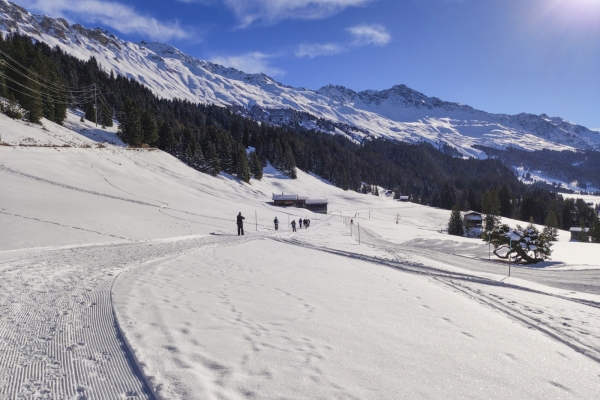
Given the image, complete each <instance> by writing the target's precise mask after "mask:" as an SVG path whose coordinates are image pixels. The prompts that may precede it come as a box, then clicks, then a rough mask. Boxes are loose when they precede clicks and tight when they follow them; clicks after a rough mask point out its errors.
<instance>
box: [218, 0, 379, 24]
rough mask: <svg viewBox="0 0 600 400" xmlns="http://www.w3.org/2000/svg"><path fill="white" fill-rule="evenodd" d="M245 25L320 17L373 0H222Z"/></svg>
mask: <svg viewBox="0 0 600 400" xmlns="http://www.w3.org/2000/svg"><path fill="white" fill-rule="evenodd" d="M223 1H224V2H225V4H226V5H227V6H228V7H229V8H231V9H232V10H233V12H234V13H235V14H236V15H237V17H238V18H239V19H240V21H241V27H247V26H249V25H251V24H252V23H253V22H255V21H263V22H265V23H274V22H277V21H280V20H283V19H322V18H327V17H330V16H332V15H335V14H337V13H339V12H341V11H343V10H344V9H346V8H348V7H356V6H361V5H364V4H367V3H369V2H371V1H373V0H223Z"/></svg>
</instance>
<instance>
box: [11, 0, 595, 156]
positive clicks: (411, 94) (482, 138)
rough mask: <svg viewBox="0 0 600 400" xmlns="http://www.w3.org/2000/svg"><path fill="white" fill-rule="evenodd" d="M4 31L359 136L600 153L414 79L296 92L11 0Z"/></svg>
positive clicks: (172, 92)
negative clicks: (433, 91) (425, 88)
mask: <svg viewBox="0 0 600 400" xmlns="http://www.w3.org/2000/svg"><path fill="white" fill-rule="evenodd" d="M0 32H3V33H4V34H6V33H11V32H18V33H20V34H25V35H28V36H30V37H32V38H33V39H35V40H39V41H42V42H45V43H46V44H48V45H50V46H52V47H54V46H59V47H60V48H61V49H62V50H63V51H65V52H66V53H68V54H71V55H73V56H75V57H77V58H80V59H83V60H87V59H89V58H90V57H95V58H96V60H97V61H98V62H99V64H100V65H102V67H103V68H104V69H106V70H107V71H110V70H112V71H114V73H116V74H120V75H122V76H126V77H129V78H132V79H135V80H138V81H139V82H141V83H143V84H144V85H146V86H148V88H150V89H151V90H152V91H153V92H154V93H155V94H157V95H158V96H160V97H164V98H170V99H172V98H179V99H185V100H189V101H191V102H194V103H212V104H219V105H223V106H226V107H229V108H231V109H232V110H234V111H235V112H238V113H240V114H243V115H246V116H250V117H252V118H253V119H255V120H258V121H261V122H267V123H271V124H275V125H290V124H293V125H300V126H302V127H305V128H309V129H317V130H321V131H325V132H328V133H331V134H340V135H344V136H346V137H348V138H350V139H352V140H354V141H356V142H360V141H362V140H364V139H365V138H373V137H375V138H379V137H383V138H386V139H390V140H397V141H403V142H409V143H418V142H429V143H431V144H433V145H434V146H436V147H438V148H442V147H447V146H450V147H452V148H454V149H456V151H457V153H456V154H457V155H462V156H467V157H469V156H473V157H477V158H486V157H487V153H486V152H485V150H484V149H483V148H482V147H488V148H489V147H491V148H495V149H500V150H502V149H506V148H508V147H514V148H517V149H520V150H527V151H535V150H542V149H548V150H554V151H562V150H569V151H580V150H592V151H600V132H597V131H593V130H590V129H588V128H586V127H583V126H581V125H578V124H575V123H572V122H569V121H566V120H565V119H562V118H559V117H549V116H547V115H545V114H541V115H533V114H526V113H521V114H517V115H506V114H493V113H488V112H485V111H481V110H477V109H474V108H472V107H470V106H468V105H463V104H459V103H453V102H447V101H443V100H440V99H438V98H436V97H428V96H426V95H424V94H422V93H419V92H417V91H415V90H413V89H411V88H409V87H407V86H405V85H396V86H393V87H392V88H390V89H387V90H381V91H376V90H366V91H361V92H355V91H353V90H351V89H349V88H345V87H342V86H334V85H327V86H324V87H322V88H320V89H318V90H311V89H307V88H294V87H290V86H286V85H284V84H282V83H280V82H277V81H275V80H274V79H272V78H270V77H269V76H267V75H265V74H247V73H244V72H242V71H239V70H237V69H234V68H227V67H224V66H221V65H218V64H214V63H211V62H208V61H204V60H199V59H196V58H194V57H191V56H189V55H187V54H185V53H183V52H181V51H180V50H178V49H177V48H175V47H173V46H170V45H167V44H163V43H156V42H155V43H147V42H144V41H142V42H140V43H133V42H129V41H125V40H123V39H120V38H118V37H117V36H115V35H114V34H112V33H110V32H108V31H106V30H102V29H100V28H95V29H88V28H86V27H84V26H82V25H80V24H72V25H70V24H69V23H68V22H67V21H66V20H65V19H63V18H53V17H49V16H43V15H36V14H32V13H30V12H28V11H27V10H26V9H24V8H23V7H21V6H19V5H17V4H15V3H12V2H8V1H7V0H0Z"/></svg>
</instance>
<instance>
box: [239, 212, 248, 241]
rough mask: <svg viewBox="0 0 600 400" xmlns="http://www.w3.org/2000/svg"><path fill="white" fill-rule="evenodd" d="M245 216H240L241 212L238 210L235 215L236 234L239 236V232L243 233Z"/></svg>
mask: <svg viewBox="0 0 600 400" xmlns="http://www.w3.org/2000/svg"><path fill="white" fill-rule="evenodd" d="M245 219H246V218H244V217H242V213H241V212H240V213H239V214H238V216H237V226H238V236H240V233H241V234H242V235H243V234H244V220H245Z"/></svg>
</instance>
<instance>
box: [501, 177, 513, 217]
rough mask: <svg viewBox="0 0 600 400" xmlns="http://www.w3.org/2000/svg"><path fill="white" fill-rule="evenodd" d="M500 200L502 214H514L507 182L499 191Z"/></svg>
mask: <svg viewBox="0 0 600 400" xmlns="http://www.w3.org/2000/svg"><path fill="white" fill-rule="evenodd" d="M498 201H499V202H500V209H499V211H500V215H501V216H503V217H507V218H509V217H510V216H511V214H512V203H511V197H510V189H509V188H508V185H507V184H506V183H504V184H502V187H501V188H500V190H499V191H498Z"/></svg>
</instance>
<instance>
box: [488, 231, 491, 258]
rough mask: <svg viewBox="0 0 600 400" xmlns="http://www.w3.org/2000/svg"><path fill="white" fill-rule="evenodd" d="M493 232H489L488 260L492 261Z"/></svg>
mask: <svg viewBox="0 0 600 400" xmlns="http://www.w3.org/2000/svg"><path fill="white" fill-rule="evenodd" d="M490 236H491V232H488V261H492V248H491V246H490Z"/></svg>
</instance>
